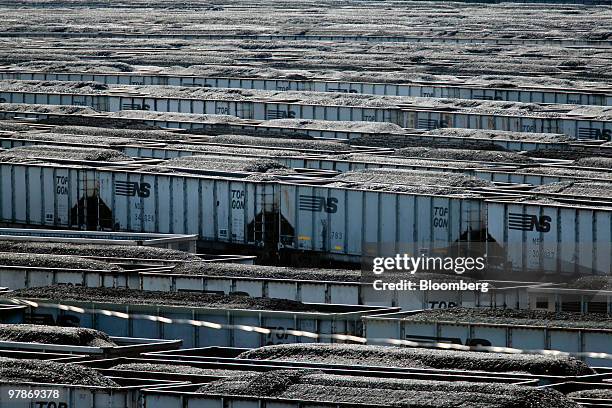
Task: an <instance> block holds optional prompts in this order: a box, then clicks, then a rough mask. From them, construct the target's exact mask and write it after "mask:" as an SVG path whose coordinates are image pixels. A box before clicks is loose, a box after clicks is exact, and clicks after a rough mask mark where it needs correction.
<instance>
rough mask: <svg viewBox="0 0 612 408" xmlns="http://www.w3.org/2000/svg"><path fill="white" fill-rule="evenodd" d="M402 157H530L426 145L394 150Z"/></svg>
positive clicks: (500, 160)
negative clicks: (434, 147) (428, 146)
mask: <svg viewBox="0 0 612 408" xmlns="http://www.w3.org/2000/svg"><path fill="white" fill-rule="evenodd" d="M395 154H397V155H399V156H404V157H419V158H427V159H448V160H470V161H472V162H496V163H520V164H524V163H530V162H531V159H530V158H528V157H525V156H523V155H520V154H518V153H513V152H496V151H486V150H468V149H430V148H426V147H406V148H403V149H399V150H396V151H395Z"/></svg>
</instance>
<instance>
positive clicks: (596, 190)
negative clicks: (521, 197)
mask: <svg viewBox="0 0 612 408" xmlns="http://www.w3.org/2000/svg"><path fill="white" fill-rule="evenodd" d="M531 191H532V192H534V193H548V194H567V195H572V196H578V197H612V184H610V183H598V182H594V181H593V182H585V181H561V182H558V183H549V184H542V185H541V186H537V187H535V188H534V189H533V190H531Z"/></svg>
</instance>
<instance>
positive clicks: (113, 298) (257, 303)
mask: <svg viewBox="0 0 612 408" xmlns="http://www.w3.org/2000/svg"><path fill="white" fill-rule="evenodd" d="M4 297H9V298H23V299H47V300H53V301H62V302H65V301H75V302H104V303H114V304H118V305H152V306H160V305H164V306H193V307H203V308H212V309H254V310H275V311H281V310H283V311H292V312H316V309H314V308H313V307H312V306H309V305H307V304H304V303H301V302H296V301H292V300H283V299H272V298H257V297H249V296H233V295H216V294H210V293H193V292H155V291H142V290H136V289H126V288H85V287H78V286H66V285H54V286H43V287H38V288H29V289H20V290H15V291H13V292H9V293H6V294H4Z"/></svg>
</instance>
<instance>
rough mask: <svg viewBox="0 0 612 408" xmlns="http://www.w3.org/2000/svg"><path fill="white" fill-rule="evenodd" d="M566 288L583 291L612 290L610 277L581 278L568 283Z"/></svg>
mask: <svg viewBox="0 0 612 408" xmlns="http://www.w3.org/2000/svg"><path fill="white" fill-rule="evenodd" d="M567 287H568V288H572V289H585V290H612V276H583V277H582V278H578V279H576V280H575V281H573V282H570V283H568V284H567Z"/></svg>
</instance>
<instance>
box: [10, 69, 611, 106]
mask: <svg viewBox="0 0 612 408" xmlns="http://www.w3.org/2000/svg"><path fill="white" fill-rule="evenodd" d="M3 79H17V80H40V81H95V82H100V83H103V84H107V85H170V86H194V87H214V88H241V89H258V90H264V91H314V92H341V93H349V94H353V93H359V94H373V95H390V96H416V97H428V98H459V99H480V100H494V101H514V102H524V103H547V104H555V103H556V104H571V105H603V106H610V105H612V94H611V93H610V92H608V91H606V90H603V89H555V88H552V89H551V88H550V87H547V88H544V87H542V88H535V87H529V88H528V87H513V88H511V89H510V88H491V87H484V86H478V85H469V84H465V85H461V84H451V85H448V84H443V83H441V82H432V83H427V82H417V83H374V82H354V81H329V80H323V79H316V78H313V79H307V80H293V79H285V78H276V79H274V78H248V77H247V78H232V77H202V76H198V75H175V74H152V73H147V72H111V73H104V72H46V71H44V72H42V71H27V70H18V69H14V68H12V69H4V70H1V69H0V80H3Z"/></svg>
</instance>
